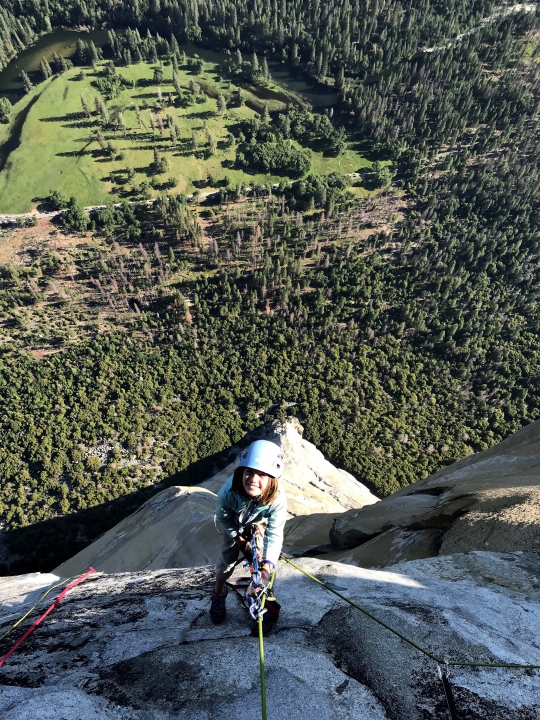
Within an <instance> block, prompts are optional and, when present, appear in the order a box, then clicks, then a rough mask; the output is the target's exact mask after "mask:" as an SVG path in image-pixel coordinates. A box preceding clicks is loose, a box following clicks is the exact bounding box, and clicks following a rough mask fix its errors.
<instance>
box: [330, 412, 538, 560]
mask: <svg viewBox="0 0 540 720" xmlns="http://www.w3.org/2000/svg"><path fill="white" fill-rule="evenodd" d="M330 537H331V541H332V546H333V548H332V549H333V550H334V552H332V553H331V556H330V557H331V558H332V559H333V560H335V561H340V562H346V563H352V564H358V565H363V566H366V567H379V568H382V567H388V566H390V565H393V564H395V563H397V562H401V561H403V560H413V559H421V558H425V557H432V556H434V555H438V554H442V555H446V554H451V553H456V552H464V551H469V550H487V551H494V552H515V551H529V550H535V549H539V548H540V421H538V422H535V423H532V424H531V425H528V426H527V427H525V428H523V429H521V430H520V431H519V432H517V433H515V434H514V435H512V436H510V437H509V438H507V439H506V440H504V441H503V442H501V443H499V444H498V445H495V446H494V447H493V448H490V449H489V450H486V451H485V452H481V453H477V454H476V455H471V456H470V457H468V458H465V459H464V460H460V461H459V462H457V463H454V464H453V465H450V466H449V467H447V468H444V469H443V470H441V471H440V472H437V473H435V474H434V475H432V476H431V477H429V478H427V479H426V480H421V481H419V482H417V483H414V484H413V485H411V486H409V487H407V488H404V489H403V490H401V491H399V492H397V493H395V494H394V495H391V496H390V497H388V498H386V499H384V500H383V501H382V502H380V503H377V505H374V506H371V507H364V508H358V509H352V510H348V511H346V512H344V513H343V514H342V515H341V516H340V517H338V518H336V520H335V523H334V524H333V526H332V528H331V530H330Z"/></svg>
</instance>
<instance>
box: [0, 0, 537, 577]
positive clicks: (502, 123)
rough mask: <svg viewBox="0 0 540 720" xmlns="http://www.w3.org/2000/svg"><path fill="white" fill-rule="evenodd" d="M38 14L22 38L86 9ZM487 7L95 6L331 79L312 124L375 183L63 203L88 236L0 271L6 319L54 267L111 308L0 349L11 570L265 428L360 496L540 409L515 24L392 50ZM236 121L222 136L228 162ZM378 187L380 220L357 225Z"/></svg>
mask: <svg viewBox="0 0 540 720" xmlns="http://www.w3.org/2000/svg"><path fill="white" fill-rule="evenodd" d="M6 7H10V5H9V3H8V4H7V5H6ZM25 7H26V4H25V3H24V2H20V1H18V2H17V3H14V4H13V6H12V7H11V10H10V12H9V13H7V11H4V13H5V15H4V20H5V22H4V25H3V27H4V32H5V33H8V32H9V33H11V35H10V37H13V32H14V31H13V27H17V28H19V30H18V34H19V35H21V37H23V36H22V29H21V28H22V27H23V26H24V25H25V23H27V22H28V21H26V20H23V17H25V16H24V12H23V11H24V9H25ZM32 7H34V6H33V5H32ZM39 7H41V6H39ZM48 8H49V15H47V18H48V20H47V19H46V18H45V19H43V20H42V21H39V11H35V13H34V14H35V23H36V24H35V27H29V28H28V33H31V32H40V31H41V30H43V29H44V27H43V25H40V24H39V22H42V23H45V24H46V23H47V22H49V23H52V24H53V25H54V24H56V23H60V22H64V23H65V24H78V23H85V22H88V23H96V22H101V21H102V19H103V18H104V12H105V9H104V7H102V6H101V5H100V4H99V3H87V5H86V9H85V10H84V11H83V10H82V9H81V7H80V6H77V7H75V6H70V4H69V3H67V4H66V5H65V6H63V7H62V8H60V7H59V6H57V5H56V4H55V3H54V2H50V3H49V4H48ZM492 10H493V7H492V6H491V4H490V3H474V4H473V6H472V10H471V8H470V7H466V5H465V4H464V3H459V2H452V3H449V4H448V5H445V8H444V10H443V9H441V8H440V6H439V5H437V4H435V3H429V2H425V3H422V4H421V6H419V7H417V8H416V9H414V10H412V9H410V8H409V7H408V6H407V8H405V6H402V5H401V4H400V3H398V2H392V3H390V4H389V5H388V6H386V7H385V9H384V11H383V10H382V9H380V8H379V6H378V5H377V4H375V3H373V5H370V4H366V5H365V6H363V8H362V10H360V9H359V8H358V6H357V5H356V4H354V3H349V2H346V3H342V4H334V3H333V2H330V3H327V4H325V5H324V6H323V5H322V4H319V3H317V2H313V3H310V4H309V5H308V4H305V3H299V2H288V0H283V2H279V3H278V2H270V3H268V4H266V5H265V6H264V8H263V6H262V4H260V3H258V2H249V3H238V4H234V5H232V4H229V3H215V4H210V3H196V2H190V3H186V4H185V5H184V4H182V3H178V2H177V1H176V0H174V2H169V3H166V2H162V3H161V4H160V3H159V2H157V0H154V1H153V2H152V3H151V5H149V6H147V4H145V3H142V2H137V3H135V4H133V5H131V4H129V3H125V4H122V5H119V4H118V5H114V6H113V9H112V11H108V12H109V20H110V18H111V17H114V18H115V22H118V23H119V24H120V23H125V24H130V23H131V24H132V25H137V26H140V27H146V26H149V27H151V29H152V31H155V32H160V33H161V35H162V37H170V33H172V32H174V33H175V34H176V36H177V38H178V40H179V41H183V40H195V41H198V42H201V43H203V44H204V43H215V44H217V45H218V46H219V47H222V48H230V49H231V50H232V49H233V48H235V47H238V46H240V47H242V51H245V52H249V51H252V50H253V48H254V46H255V44H256V45H257V48H258V51H261V52H262V51H265V52H266V53H267V54H268V57H269V58H279V57H281V58H282V59H283V60H284V61H285V62H287V63H289V64H290V65H291V67H296V68H299V69H301V70H302V71H303V72H305V73H306V75H307V76H309V77H311V78H312V79H314V80H315V81H316V82H318V83H321V84H331V85H332V86H335V87H337V89H338V90H339V102H338V104H337V105H336V107H335V108H334V118H333V123H335V126H336V127H343V128H345V129H346V130H347V132H355V133H359V134H360V135H361V136H362V138H363V141H364V143H365V146H366V151H369V152H370V153H372V154H373V157H377V158H380V159H384V160H391V161H392V163H393V166H394V168H395V169H396V177H395V179H394V181H393V183H392V185H391V186H390V187H389V188H387V189H386V190H385V191H382V192H381V194H380V195H379V196H377V197H376V198H367V199H358V198H357V197H354V196H353V195H351V194H350V193H348V192H347V190H346V185H345V184H344V182H343V180H342V179H340V177H339V175H338V174H332V175H327V176H321V175H314V174H312V175H310V176H308V177H304V178H302V179H301V180H300V181H299V182H298V183H295V184H294V185H286V186H285V185H282V186H280V187H279V188H277V189H274V190H273V191H269V189H268V188H266V189H263V188H260V189H259V191H258V192H257V193H256V195H255V196H250V197H249V198H247V199H246V198H245V197H244V195H243V194H242V193H241V192H240V193H238V194H236V195H235V196H234V197H233V196H228V195H227V194H226V193H221V194H220V195H218V196H216V197H214V198H212V199H211V201H209V202H208V203H207V204H206V205H205V206H204V207H203V208H201V212H200V213H199V212H198V211H197V210H196V209H194V208H193V206H192V205H190V204H189V203H188V202H187V199H186V198H185V197H184V196H178V197H177V198H175V197H163V198H161V199H158V200H157V201H156V202H155V203H154V204H153V205H150V206H149V205H147V204H142V203H141V204H128V203H124V204H123V205H122V206H120V207H118V208H114V207H112V206H109V207H108V208H106V209H104V210H99V211H96V212H94V213H92V214H91V216H89V217H88V216H87V215H86V213H85V212H84V211H83V210H82V208H80V207H78V206H77V205H76V204H73V205H72V206H71V207H70V209H69V210H68V212H67V213H66V215H65V216H64V221H63V222H64V227H63V231H64V232H66V233H68V232H81V233H83V231H85V230H87V229H88V230H91V231H92V234H93V235H94V237H95V238H96V239H95V240H94V241H92V244H91V245H90V246H89V247H88V248H87V249H86V250H84V251H82V250H80V251H79V252H78V254H75V255H74V256H73V265H72V267H71V268H69V271H67V270H66V268H65V267H64V268H63V267H62V265H61V263H59V262H54V261H51V256H50V254H49V255H43V257H38V258H37V259H35V260H34V261H33V263H27V264H26V265H25V266H24V267H19V268H16V267H13V266H9V267H8V266H4V267H3V268H2V272H1V277H0V303H1V307H2V313H3V315H4V316H5V317H6V318H9V319H10V322H11V323H12V324H14V325H16V324H17V322H18V321H17V313H19V317H20V308H21V307H25V308H27V310H28V312H31V311H32V308H33V307H34V306H36V305H37V304H39V303H40V302H41V301H42V300H43V296H44V294H45V293H46V292H50V290H47V288H50V282H51V280H52V282H53V283H57V284H58V283H59V282H60V280H61V278H62V277H63V276H64V275H65V274H66V273H67V274H68V275H71V276H72V278H73V282H74V283H79V284H80V287H81V288H83V287H88V288H89V287H92V288H94V290H95V294H94V296H93V297H92V303H90V304H94V305H96V306H101V307H102V308H104V309H105V311H106V312H107V313H108V314H109V315H111V317H112V318H114V316H115V313H116V314H117V317H119V314H120V313H122V322H121V323H120V322H119V323H118V326H117V328H116V329H114V327H111V328H110V329H109V330H108V331H107V332H98V331H96V332H95V333H93V334H92V333H91V332H90V333H89V334H88V335H85V336H84V339H82V340H81V341H80V342H75V341H73V340H71V341H70V340H69V338H68V336H67V335H66V337H64V338H60V339H59V340H58V341H57V346H56V347H55V350H60V351H58V352H55V353H53V354H48V355H46V356H45V357H44V358H42V359H39V360H36V359H35V357H33V356H32V354H31V352H30V350H31V349H32V348H33V347H36V338H35V332H26V333H25V332H23V331H21V332H20V334H19V335H17V338H15V339H13V340H12V341H10V342H5V343H4V344H3V346H2V348H3V354H2V356H1V365H0V516H1V517H2V518H3V519H4V522H5V524H6V528H7V532H6V533H5V536H4V543H5V545H6V546H7V547H8V548H9V552H10V553H12V556H13V558H15V560H14V562H13V564H12V565H11V572H13V571H22V570H34V569H50V568H51V567H54V565H55V564H56V563H58V562H59V561H60V560H62V559H63V558H65V557H68V556H69V555H72V554H73V553H74V552H76V550H77V549H80V548H81V547H83V546H84V545H85V544H87V543H88V542H89V541H91V540H92V539H94V538H95V537H97V536H98V535H99V534H101V533H102V532H103V531H104V530H105V529H107V528H108V527H110V526H112V525H113V524H114V523H115V522H117V521H118V519H119V518H120V517H122V516H123V515H125V514H126V513H127V512H130V511H132V510H133V509H135V507H137V505H138V504H140V502H141V501H142V500H143V499H144V498H145V497H148V496H149V494H151V493H153V492H156V491H157V490H158V489H162V488H163V487H164V486H165V485H167V484H171V483H179V482H185V483H194V482H197V481H199V480H200V479H202V477H203V476H204V474H205V473H207V472H209V471H211V469H212V467H213V466H214V464H218V465H223V464H224V463H225V462H226V461H227V459H228V458H227V456H226V450H227V448H228V447H229V445H230V444H232V442H233V441H238V440H239V439H241V438H242V436H243V435H244V434H245V432H246V431H247V430H250V429H253V428H254V427H257V426H258V425H260V424H262V423H263V422H265V421H267V420H270V419H273V418H276V417H277V418H284V417H286V416H287V415H288V414H294V415H297V416H298V417H300V419H301V422H302V423H303V424H304V426H305V432H306V437H307V439H309V440H310V441H312V442H314V443H315V444H316V445H317V446H318V447H319V448H320V449H321V450H322V451H323V452H324V453H325V455H326V456H327V457H329V458H330V459H331V460H332V462H334V463H336V464H337V465H339V466H340V467H343V468H345V469H346V470H348V471H350V472H352V473H353V474H354V475H355V476H356V477H357V478H358V479H359V480H361V481H362V482H364V483H366V484H367V485H368V486H369V487H370V488H371V489H373V490H374V491H375V492H377V493H378V494H379V495H380V496H384V495H387V494H389V493H391V492H394V491H395V490H397V489H398V488H400V487H402V486H404V485H407V484H409V483H411V482H414V481H416V480H418V479H421V478H423V477H426V476H427V475H428V474H429V473H431V472H433V471H435V470H437V469H438V468H440V467H442V466H444V465H446V464H448V463H451V462H453V461H455V460H457V459H459V458H462V457H464V456H466V455H468V454H470V453H472V452H476V451H478V450H481V449H485V448H487V447H489V446H491V445H493V444H494V443H496V442H498V441H499V440H501V439H502V438H504V437H506V436H507V435H509V434H510V433H512V432H514V431H515V430H517V429H518V428H519V427H521V426H522V425H524V424H526V423H529V422H531V421H533V420H535V419H537V418H538V417H540V383H539V378H540V350H539V343H538V335H539V331H540V313H539V306H538V301H539V298H540V277H539V274H538V270H539V268H540V213H539V205H540V182H539V180H540V178H539V169H538V159H539V156H540V133H539V103H540V63H539V62H538V59H539V53H538V40H539V28H540V18H539V15H538V13H537V12H521V13H515V14H511V15H510V14H509V15H502V16H500V17H498V18H495V19H494V20H493V21H492V22H490V23H488V24H486V25H485V26H484V27H480V28H479V29H478V30H477V31H476V32H474V33H471V34H470V35H467V36H466V37H464V38H463V39H462V40H461V41H460V42H457V43H455V44H452V43H447V44H446V45H445V47H444V48H442V49H439V50H437V51H434V52H431V53H425V54H422V55H416V53H417V51H418V50H419V48H421V47H422V46H424V45H426V46H433V45H438V44H440V43H443V42H444V41H447V40H448V39H449V38H452V37H455V36H456V34H457V33H460V32H465V31H466V30H468V29H470V28H472V27H474V26H475V25H476V24H477V23H478V22H479V20H481V18H482V17H485V16H487V15H489V13H490V12H491V11H492ZM33 12H34V11H33ZM84 13H86V14H84ZM285 18H287V21H286V24H285ZM38 21H39V22H38ZM45 29H46V28H45ZM2 38H3V42H4V52H6V50H5V48H6V47H7V44H6V39H5V38H6V35H3V36H2ZM25 41H26V40H23V41H22V42H25ZM12 42H13V41H12ZM8 56H9V53H8V55H6V57H8ZM403 58H405V60H403ZM383 69H385V70H386V72H384V73H381V74H378V73H380V71H381V70H383ZM284 122H285V120H284V119H283V116H281V117H280V118H277V119H269V118H267V119H266V123H269V124H270V126H273V125H275V126H276V127H277V128H279V132H281V131H282V130H281V128H282V127H283V125H282V124H281V125H280V123H284ZM263 125H264V123H263ZM263 129H264V128H263ZM254 130H255V135H254V134H253V133H254ZM259 132H260V127H259V126H258V125H257V127H256V128H255V129H254V128H253V127H251V128H249V127H246V128H245V132H243V136H244V141H243V142H244V143H245V148H244V149H245V152H246V153H247V152H249V153H251V154H255V153H256V151H257V145H260V144H261V143H262V144H264V136H260V135H258V134H257V133H259ZM253 138H254V139H255V142H250V140H253ZM385 199H386V200H387V201H388V207H390V206H391V207H392V208H393V209H392V215H390V214H389V215H388V217H387V218H386V219H385V221H384V222H381V221H380V218H379V219H378V220H377V222H373V220H372V217H371V214H372V213H373V208H374V206H375V204H376V203H377V202H381V203H382V202H383V201H385ZM398 206H399V209H396V208H398ZM389 213H390V211H389ZM81 237H82V235H81ZM45 257H47V258H48V260H47V262H45ZM55 302H57V303H58V306H59V307H60V309H62V307H64V308H65V307H67V308H69V305H70V303H69V302H68V301H66V299H64V300H61V299H60V300H59V298H56V300H55ZM90 304H89V307H90ZM88 312H90V310H88ZM75 320H76V319H74V318H73V317H71V318H70V317H69V313H68V315H66V322H67V323H68V324H69V323H70V322H71V323H75ZM8 325H9V323H8ZM111 326H114V320H112V321H111ZM8 329H9V328H8ZM2 330H3V331H4V328H2ZM23 330H24V328H23ZM38 344H39V343H38ZM96 448H102V450H101V451H99V452H98V451H97V450H96ZM224 451H225V453H224ZM205 459H208V462H206V463H205ZM17 556H19V558H18V559H17ZM4 570H5V571H7V570H8V567H7V565H6V567H5V568H4Z"/></svg>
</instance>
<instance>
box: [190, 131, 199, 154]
mask: <svg viewBox="0 0 540 720" xmlns="http://www.w3.org/2000/svg"><path fill="white" fill-rule="evenodd" d="M191 147H192V148H193V150H196V149H197V148H198V147H199V140H198V138H197V132H196V131H195V130H193V132H192V133H191Z"/></svg>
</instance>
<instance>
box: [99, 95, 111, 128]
mask: <svg viewBox="0 0 540 720" xmlns="http://www.w3.org/2000/svg"><path fill="white" fill-rule="evenodd" d="M98 103H99V112H100V114H101V119H102V121H103V123H104V124H105V125H108V124H109V122H110V119H109V111H108V110H107V108H106V107H105V103H104V102H103V100H101V98H98Z"/></svg>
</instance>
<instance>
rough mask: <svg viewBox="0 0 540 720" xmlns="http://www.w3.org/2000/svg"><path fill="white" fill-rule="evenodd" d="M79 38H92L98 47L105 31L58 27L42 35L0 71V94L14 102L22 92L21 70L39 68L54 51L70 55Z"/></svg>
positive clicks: (48, 59) (31, 70)
mask: <svg viewBox="0 0 540 720" xmlns="http://www.w3.org/2000/svg"><path fill="white" fill-rule="evenodd" d="M79 39H81V40H84V41H86V42H89V41H90V40H93V41H94V43H95V44H96V45H97V46H98V47H102V46H103V45H105V43H106V42H107V31H106V30H91V31H90V32H77V31H76V30H65V29H63V28H59V29H58V30H54V31H53V32H52V33H48V34H47V35H42V36H41V37H40V38H39V39H38V40H37V42H36V43H35V44H34V45H32V47H29V48H27V49H26V50H23V51H22V52H21V53H19V55H17V57H15V58H13V60H11V62H10V63H9V64H8V65H6V67H5V68H4V69H3V70H2V72H0V94H1V95H6V96H8V97H9V98H10V100H11V101H12V102H14V101H15V100H16V99H17V98H15V97H14V96H16V95H21V94H22V81H21V77H20V75H21V70H24V71H25V72H27V73H28V72H34V71H35V70H39V64H40V62H41V60H42V59H43V58H46V59H47V61H48V62H50V61H51V60H52V57H53V54H54V53H56V54H57V55H62V56H63V57H70V56H71V55H73V53H74V52H75V48H76V46H77V40H79Z"/></svg>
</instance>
